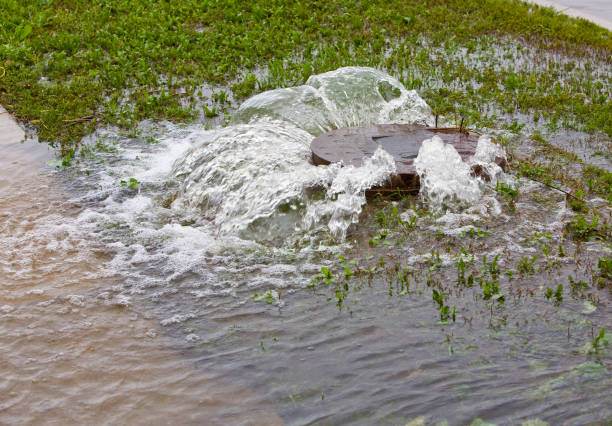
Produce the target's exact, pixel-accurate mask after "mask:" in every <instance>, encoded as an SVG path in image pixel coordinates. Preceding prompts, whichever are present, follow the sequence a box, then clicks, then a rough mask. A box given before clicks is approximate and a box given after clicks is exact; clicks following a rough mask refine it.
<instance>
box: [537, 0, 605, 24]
mask: <svg viewBox="0 0 612 426" xmlns="http://www.w3.org/2000/svg"><path fill="white" fill-rule="evenodd" d="M529 1H530V3H535V4H538V5H541V6H550V7H552V8H553V9H555V10H557V11H559V12H562V13H565V14H566V15H568V16H572V17H574V18H584V19H588V20H589V21H592V22H594V23H596V24H597V25H599V26H601V27H604V28H607V29H609V30H610V31H612V0H554V1H552V0H529Z"/></svg>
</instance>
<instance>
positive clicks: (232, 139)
mask: <svg viewBox="0 0 612 426" xmlns="http://www.w3.org/2000/svg"><path fill="white" fill-rule="evenodd" d="M381 122H405V123H414V122H418V123H421V124H432V123H433V117H432V116H431V114H430V112H429V110H428V108H427V105H425V103H424V102H423V101H422V100H421V99H420V98H419V97H418V96H417V95H416V93H415V92H412V91H407V90H406V89H405V88H403V87H402V86H401V85H400V84H399V83H398V82H397V81H396V80H394V79H392V78H391V77H389V76H386V75H384V74H383V73H380V72H378V71H375V70H371V69H366V68H345V69H341V70H338V71H336V72H332V73H327V74H324V75H320V76H313V77H311V79H309V80H308V82H307V84H306V85H304V86H300V87H297V88H291V89H281V90H277V91H271V92H266V93H263V94H261V95H258V96H256V97H255V98H252V99H250V100H249V101H247V102H245V103H244V104H243V105H242V107H241V108H240V109H239V110H238V112H237V113H236V114H235V116H234V121H233V123H231V125H230V126H228V127H226V128H223V129H216V130H205V129H203V128H201V127H199V126H191V127H178V126H173V125H169V124H168V125H158V126H156V125H151V124H150V123H144V124H143V126H141V131H142V132H143V137H142V138H133V139H130V138H126V137H122V136H120V135H119V134H118V133H117V132H115V131H113V130H112V129H107V130H104V131H100V132H98V133H97V134H95V135H92V136H91V137H90V138H89V140H88V141H86V142H88V144H89V145H88V147H87V148H86V149H85V150H84V152H85V159H84V160H83V161H82V162H81V163H80V164H78V165H76V166H74V167H73V168H70V169H68V170H64V171H59V170H53V169H51V168H49V167H44V166H41V164H42V162H43V161H44V159H45V158H46V155H47V153H46V152H45V150H44V149H43V150H42V151H41V147H40V146H34V145H28V144H26V145H16V146H8V147H4V148H2V149H3V156H4V157H5V159H9V161H7V164H8V167H5V168H4V170H3V171H2V173H3V175H2V181H1V182H2V185H3V186H2V188H3V191H2V199H1V200H0V201H1V203H0V206H1V207H0V215H2V218H3V222H2V227H3V228H2V231H3V232H2V240H1V241H0V244H2V247H1V249H2V250H1V253H0V260H1V263H0V267H1V269H0V273H1V274H2V279H3V282H4V283H3V286H2V288H1V289H0V297H1V299H0V310H1V313H0V315H2V317H1V318H2V323H1V325H0V350H1V351H2V354H1V356H2V359H3V360H7V362H5V363H3V366H2V367H0V368H2V371H1V372H2V377H3V381H2V382H0V383H1V386H2V388H1V390H2V393H3V394H4V395H6V397H5V398H4V399H3V400H2V401H1V402H0V404H1V405H0V419H1V420H2V421H7V422H21V421H30V422H41V423H42V422H48V421H49V420H53V421H55V422H57V423H64V422H66V421H72V422H80V423H87V422H96V423H98V422H101V421H105V420H107V421H112V422H117V423H126V422H130V423H131V422H135V423H145V422H150V421H153V422H157V421H159V419H164V420H165V421H172V422H173V423H213V424H214V423H218V424H240V423H246V424H279V423H283V422H286V423H289V424H312V423H315V424H405V423H406V422H408V421H410V420H413V419H415V418H420V417H421V416H422V420H423V421H424V422H425V423H427V424H429V423H431V424H436V423H437V422H443V421H447V422H448V423H449V424H469V423H470V422H472V421H473V420H474V419H475V418H477V417H478V418H482V419H484V420H486V421H488V422H492V423H500V424H520V423H521V422H524V421H527V420H530V419H534V418H539V419H544V420H546V421H549V422H551V423H552V424H558V423H562V422H564V421H567V422H568V423H569V424H576V423H589V422H602V421H607V420H608V419H610V418H611V417H612V397H611V396H610V393H609V389H610V387H611V386H612V372H611V368H612V366H611V358H610V349H609V346H606V345H604V343H603V342H601V343H599V341H597V342H596V343H595V344H594V343H593V342H594V340H595V337H596V336H597V333H599V331H600V330H601V329H603V328H605V329H606V330H608V333H609V331H610V330H611V329H612V319H611V318H612V316H611V314H612V311H611V309H610V304H609V302H610V300H609V299H610V294H609V292H608V291H607V290H606V289H599V288H597V285H596V284H595V283H593V282H591V281H590V280H589V278H590V276H591V275H593V274H595V273H596V271H597V259H598V258H599V257H601V256H603V255H604V254H605V253H606V251H605V250H606V248H605V247H604V246H603V244H602V243H600V242H598V241H594V242H585V243H574V242H572V241H569V240H568V239H567V238H566V237H565V236H564V234H563V226H564V223H563V221H564V220H566V217H569V216H570V215H571V212H568V211H567V209H566V207H565V206H566V201H565V199H564V196H563V195H562V194H560V193H558V192H555V191H553V190H550V189H547V188H545V187H543V186H541V185H539V184H535V183H533V182H529V181H522V180H519V179H516V180H515V179H514V178H512V177H511V176H499V180H500V182H503V183H504V184H505V185H507V188H509V189H507V190H506V192H508V193H510V192H511V190H512V189H513V188H514V187H516V188H517V189H516V191H518V193H519V196H518V198H517V199H516V201H512V203H513V204H512V206H513V207H514V209H515V211H514V212H512V211H511V209H510V207H509V206H507V205H506V204H504V203H505V201H504V198H503V197H502V196H500V195H499V193H498V192H496V191H495V189H494V185H489V184H487V183H486V182H482V181H480V180H477V179H476V178H474V177H472V176H470V175H469V173H468V170H469V167H467V165H465V164H463V163H461V161H460V159H459V160H457V164H456V169H453V170H444V173H433V171H436V169H435V168H436V167H437V166H436V164H435V160H436V159H437V158H438V157H439V155H442V153H444V155H448V156H449V158H451V157H452V158H455V157H456V156H454V155H453V152H452V151H451V150H450V148H449V147H445V146H439V145H440V144H439V143H437V141H433V142H431V141H430V142H431V143H428V144H427V152H426V150H423V153H419V156H420V159H419V164H421V165H422V167H423V170H430V174H429V180H428V181H427V182H428V185H429V186H428V188H429V189H428V191H427V193H426V194H424V195H423V199H420V198H417V197H414V198H410V199H406V200H402V201H401V202H396V203H395V204H392V203H391V202H386V201H379V202H377V203H376V202H375V203H373V204H371V205H369V206H368V205H366V204H365V194H364V191H365V189H367V188H368V187H370V186H373V185H375V184H377V183H380V181H383V180H384V179H386V178H387V177H388V176H389V174H390V173H392V168H391V166H390V164H392V162H391V163H390V161H389V159H388V158H387V157H386V156H385V153H384V152H379V153H377V154H376V155H375V156H374V157H373V159H372V160H371V161H370V162H368V163H366V164H365V165H364V166H362V167H340V166H339V165H330V166H320V167H315V166H313V165H312V164H311V163H310V161H309V151H308V145H309V142H310V141H311V140H312V138H313V137H314V136H315V135H317V134H320V133H322V132H324V131H326V130H329V129H332V128H337V127H342V126H352V125H371V124H374V123H381ZM145 136H148V137H145ZM151 141H154V142H155V143H153V144H152V143H151ZM483 146H485V147H486V146H487V145H486V144H483ZM436 150H437V151H436ZM483 150H484V148H483V149H481V151H483ZM437 153H438V154H437ZM481 154H482V153H481ZM24 157H27V158H28V159H32V161H29V160H28V161H27V162H25V161H24V160H22V159H23V158H24ZM481 157H482V158H480V160H481V161H484V162H485V163H486V159H484V158H485V157H486V156H485V155H484V154H482V155H481ZM476 160H478V159H476ZM476 160H475V161H476ZM485 165H486V164H485ZM437 171H440V170H437ZM434 177H435V179H434ZM436 179H438V180H439V179H450V180H454V182H453V183H454V184H453V185H449V184H446V185H440V184H439V182H438V180H436ZM449 187H451V188H454V191H455V194H443V195H440V192H439V191H438V190H437V189H436V188H443V189H446V188H449ZM468 193H469V194H468ZM466 194H468V195H469V196H466ZM435 200H439V203H440V206H434V205H433V203H434V202H436V201H435ZM462 200H469V205H468V206H465V205H464V206H462V207H457V209H456V210H449V211H448V212H447V211H446V209H447V208H449V206H452V205H453V203H456V202H457V201H462ZM593 202H595V203H598V202H599V201H597V200H594V201H593ZM429 203H432V204H431V205H430V204H429ZM464 203H465V201H464ZM509 205H510V204H509ZM601 208H602V209H606V208H608V209H609V207H607V205H605V203H604V204H603V205H602V207H601ZM438 210H439V211H438ZM398 229H399V231H398ZM570 276H571V281H570V280H569V277H570ZM581 283H584V284H581ZM558 284H563V285H564V289H563V288H561V290H559V287H558ZM549 288H552V290H551V291H552V293H551V294H549V295H548V297H545V296H544V295H545V294H546V290H547V289H549ZM444 307H447V308H448V309H447V310H445V309H444ZM170 419H172V420H170Z"/></svg>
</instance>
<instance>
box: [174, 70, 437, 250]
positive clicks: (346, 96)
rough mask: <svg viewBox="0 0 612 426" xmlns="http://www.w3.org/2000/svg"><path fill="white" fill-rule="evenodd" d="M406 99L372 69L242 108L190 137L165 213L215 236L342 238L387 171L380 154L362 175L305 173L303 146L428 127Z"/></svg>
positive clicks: (346, 170)
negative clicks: (356, 130) (331, 135)
mask: <svg viewBox="0 0 612 426" xmlns="http://www.w3.org/2000/svg"><path fill="white" fill-rule="evenodd" d="M431 121H432V118H431V111H430V109H429V107H428V106H427V104H426V103H425V102H424V101H423V100H422V99H421V98H420V97H419V96H418V95H417V94H416V92H414V91H408V90H406V89H405V88H404V87H403V86H402V85H401V84H400V83H399V82H398V81H397V80H395V79H394V78H392V77H390V76H388V75H386V74H384V73H382V72H380V71H377V70H375V69H372V68H362V67H347V68H340V69H338V70H336V71H331V72H328V73H325V74H320V75H315V76H312V77H310V78H309V79H308V81H307V82H306V84H305V85H303V86H298V87H293V88H287V89H277V90H271V91H268V92H265V93H262V94H259V95H257V96H255V97H253V98H251V99H249V100H247V101H246V102H244V103H243V104H242V106H241V107H240V108H239V109H238V111H237V113H236V114H235V115H234V117H233V119H232V125H231V126H228V127H226V128H224V129H220V130H215V131H210V132H208V133H206V134H201V135H199V140H197V142H196V143H195V146H194V147H193V148H192V149H191V150H190V151H189V152H188V153H187V155H186V156H185V157H184V158H183V159H179V161H178V162H177V163H176V164H175V166H174V169H173V174H174V176H175V177H176V178H177V179H179V180H180V181H181V187H180V192H179V194H178V197H177V199H176V201H175V202H174V203H173V209H175V210H176V211H187V210H190V211H191V212H192V214H194V215H198V214H199V215H203V216H204V217H205V218H207V219H208V220H210V221H211V222H212V223H213V224H214V225H215V227H216V228H217V230H218V232H219V233H221V234H228V235H238V236H240V237H241V238H246V239H251V240H256V241H275V240H278V239H279V238H280V239H281V240H284V239H285V238H286V237H287V236H288V235H292V234H296V233H301V232H305V231H308V230H315V231H319V230H321V227H320V225H321V224H323V223H325V226H326V230H327V231H329V232H330V233H331V234H332V235H334V236H335V237H337V238H339V239H340V240H342V239H344V236H345V235H346V231H347V229H348V227H349V226H350V225H351V224H352V223H355V222H357V219H358V216H359V212H360V211H361V207H362V206H363V204H365V195H364V194H365V190H366V189H368V188H370V187H372V186H374V185H379V184H381V183H382V182H384V180H385V179H387V178H388V177H389V176H390V174H391V173H393V172H394V171H395V164H394V162H393V159H392V157H391V156H390V155H389V154H388V153H386V152H384V151H382V150H379V152H377V153H376V154H375V155H374V156H373V157H372V158H371V159H369V160H367V161H366V162H365V164H364V165H363V166H361V167H341V165H339V164H332V165H330V166H318V167H317V166H314V165H313V164H311V162H310V155H311V154H310V142H311V141H312V139H313V138H314V137H315V136H316V135H318V134H321V133H322V132H324V131H327V130H331V129H333V128H338V127H343V126H366V125H371V124H377V123H386V122H396V123H397V122H399V123H421V124H427V123H431Z"/></svg>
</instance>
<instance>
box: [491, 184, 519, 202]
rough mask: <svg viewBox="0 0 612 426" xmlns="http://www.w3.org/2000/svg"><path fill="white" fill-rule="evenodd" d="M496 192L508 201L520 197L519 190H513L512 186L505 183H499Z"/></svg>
mask: <svg viewBox="0 0 612 426" xmlns="http://www.w3.org/2000/svg"><path fill="white" fill-rule="evenodd" d="M495 190H496V191H497V192H499V193H500V194H502V195H504V197H506V199H507V200H513V199H515V198H516V197H518V190H516V189H514V188H512V187H511V186H510V185H507V184H505V183H504V182H501V181H499V180H498V181H497V185H496V186H495Z"/></svg>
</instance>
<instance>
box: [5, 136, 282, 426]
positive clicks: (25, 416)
mask: <svg viewBox="0 0 612 426" xmlns="http://www.w3.org/2000/svg"><path fill="white" fill-rule="evenodd" d="M0 153H1V155H2V167H1V168H0V218H1V221H0V235H1V237H0V283H1V285H0V359H1V360H2V362H1V363H0V395H1V397H0V423H1V424H170V423H171V424H283V422H282V420H281V419H280V418H279V417H278V416H277V415H276V414H275V412H274V410H272V409H270V408H267V406H266V403H265V401H264V400H262V398H261V397H260V396H259V395H257V394H256V393H254V392H253V391H252V390H250V389H248V387H245V386H240V385H237V384H234V383H232V382H231V381H228V380H224V378H223V377H219V375H217V374H215V373H214V372H207V371H205V370H204V369H200V368H198V366H197V365H195V363H194V362H193V361H192V360H190V359H188V358H185V357H184V356H183V355H182V354H181V353H179V352H177V350H176V349H174V348H173V345H172V342H171V341H170V340H169V339H168V338H167V336H165V335H164V333H163V331H162V330H160V324H159V321H158V320H157V319H156V318H154V317H152V316H151V315H149V314H147V313H146V310H143V309H138V308H133V307H130V306H124V305H122V304H121V303H115V302H112V301H108V300H105V299H104V297H103V296H102V297H91V295H92V294H94V295H97V296H99V295H100V293H102V294H103V291H104V290H105V289H108V288H110V287H112V286H113V285H116V284H117V283H118V282H119V281H120V280H121V277H120V276H118V275H117V274H115V273H114V272H113V271H112V270H110V269H108V268H109V265H108V260H109V259H108V256H107V254H106V253H105V250H104V248H103V247H101V246H100V244H99V243H98V242H96V241H94V240H92V239H91V238H89V237H88V236H87V235H84V233H83V232H80V231H79V229H78V227H76V226H71V225H70V222H71V220H70V219H71V218H73V217H74V216H76V215H77V214H78V213H79V212H80V211H81V210H82V208H81V207H80V206H78V205H75V204H74V203H71V202H69V201H68V199H69V198H70V197H69V194H68V193H67V190H69V188H68V187H67V186H66V185H64V183H65V182H62V176H61V173H59V172H57V171H56V170H55V169H54V168H53V167H50V166H47V165H46V161H48V160H51V159H52V158H53V157H52V152H51V151H50V150H49V149H48V147H47V146H46V145H42V144H37V143H36V142H32V141H29V142H26V143H24V144H21V143H18V144H11V145H6V146H0Z"/></svg>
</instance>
